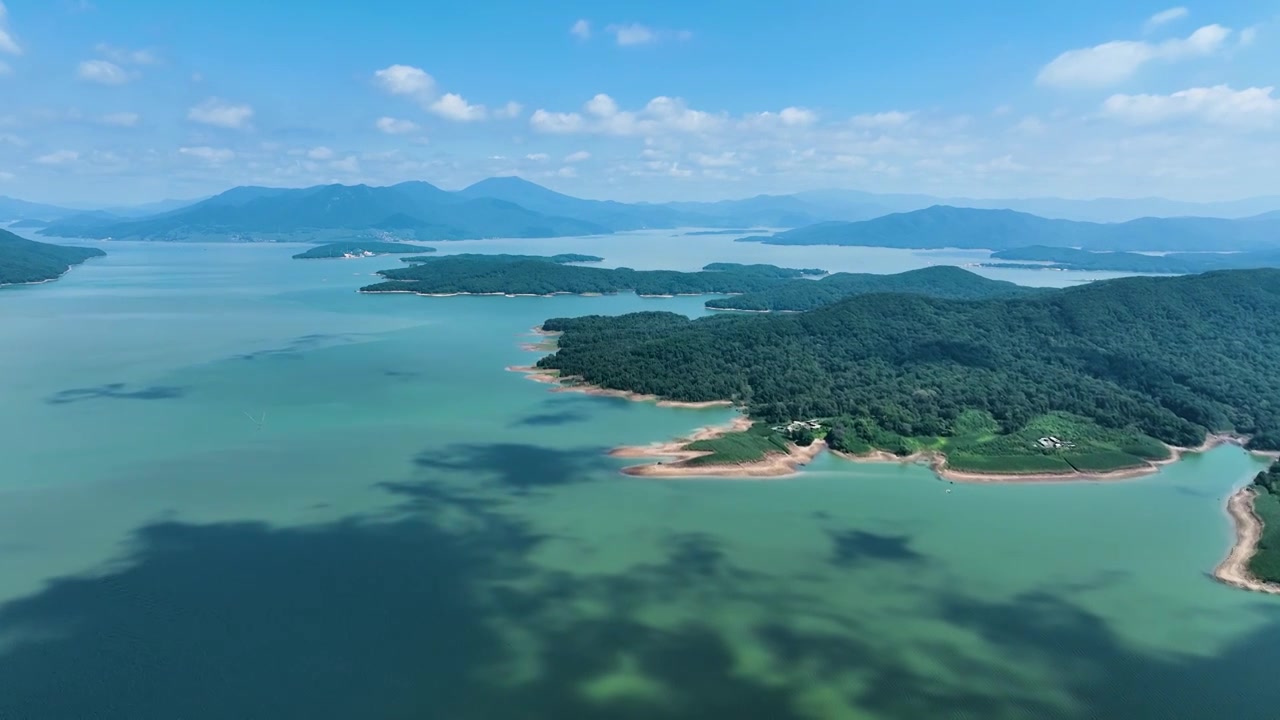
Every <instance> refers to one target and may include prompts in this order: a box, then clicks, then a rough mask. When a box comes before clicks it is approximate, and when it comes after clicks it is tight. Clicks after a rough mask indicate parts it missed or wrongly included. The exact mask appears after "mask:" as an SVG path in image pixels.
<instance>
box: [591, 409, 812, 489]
mask: <svg viewBox="0 0 1280 720" xmlns="http://www.w3.org/2000/svg"><path fill="white" fill-rule="evenodd" d="M751 425H752V421H751V419H750V418H748V417H746V416H745V415H743V416H740V417H737V418H734V420H733V421H732V422H730V423H729V424H727V425H712V426H708V427H704V428H699V429H698V430H696V431H694V432H693V434H691V435H689V436H688V437H684V438H679V439H677V440H671V441H668V442H657V443H651V444H649V445H634V446H624V447H619V448H614V449H613V450H610V451H609V456H610V457H618V458H637V459H652V460H656V462H650V463H645V464H642V465H632V466H630V467H626V468H623V469H622V472H623V473H624V474H626V475H633V476H636V477H654V478H675V477H725V478H766V477H767V478H779V477H790V476H793V475H796V474H798V473H799V472H800V468H801V467H803V466H804V465H807V464H809V463H810V462H812V461H813V459H814V458H815V457H817V456H818V455H819V454H821V452H822V450H823V449H824V448H825V447H826V443H824V442H823V441H821V440H818V441H816V442H814V443H813V444H812V445H810V446H808V447H799V446H797V445H793V444H788V451H787V452H786V453H770V454H769V455H766V456H765V457H764V458H762V459H760V460H757V461H754V462H749V463H723V464H708V465H693V464H690V462H691V461H693V460H696V459H697V458H700V457H705V456H707V455H708V454H709V453H707V452H705V451H701V450H688V449H686V448H687V446H688V445H689V444H690V443H694V442H697V441H699V440H711V439H713V438H717V437H720V436H721V435H725V434H728V433H733V432H743V431H745V430H748V429H750V427H751Z"/></svg>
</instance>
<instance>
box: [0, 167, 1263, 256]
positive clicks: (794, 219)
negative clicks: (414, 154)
mask: <svg viewBox="0 0 1280 720" xmlns="http://www.w3.org/2000/svg"><path fill="white" fill-rule="evenodd" d="M939 206H942V207H946V208H949V209H951V210H970V211H974V212H977V211H987V212H991V213H995V214H993V215H989V216H976V215H975V216H972V217H964V218H960V217H958V216H956V217H945V216H943V214H942V213H944V212H945V211H943V210H939V209H938V208H939ZM992 208H995V209H992ZM917 213H925V214H923V215H918V214H917ZM1002 213H1003V214H1002ZM1028 213H1035V215H1032V214H1028ZM1263 213H1266V214H1265V215H1264V214H1263ZM1144 214H1145V215H1152V216H1161V215H1174V216H1184V215H1185V216H1191V215H1196V216H1200V217H1186V218H1183V217H1179V218H1178V219H1179V222H1177V223H1173V224H1172V225H1170V226H1169V227H1174V226H1176V227H1179V228H1191V227H1193V226H1194V227H1196V228H1199V229H1197V230H1185V229H1184V230H1180V231H1179V232H1180V233H1183V234H1186V233H1191V234H1199V235H1216V234H1218V233H1220V232H1224V230H1223V228H1227V227H1229V225H1227V224H1223V223H1224V222H1225V221H1224V218H1242V217H1245V216H1251V215H1253V216H1258V217H1257V218H1256V219H1257V220H1260V221H1262V220H1271V219H1277V218H1278V217H1280V197H1270V198H1265V197H1260V198H1252V199H1247V200H1240V201H1234V202H1226V203H1206V204H1195V203H1184V202H1178V201H1170V200H1163V199H1160V198H1148V199H1137V200H1126V199H1098V200H1064V199H1058V198H1032V199H1010V200H982V199H971V198H952V199H942V198H936V197H933V196H928V195H905V194H876V193H867V192H859V191H845V190H822V191H809V192H801V193H796V194H794V195H758V196H756V197H751V198H745V199H740V200H724V201H719V202H670V203H623V202H615V201H611V200H587V199H583V198H576V197H572V196H570V195H565V194H563V193H558V192H555V191H553V190H550V189H548V188H545V187H542V186H540V185H537V184H535V183H532V182H529V181H527V180H522V179H520V178H517V177H497V178H489V179H487V180H482V181H480V182H478V183H476V184H474V185H471V186H469V187H466V188H463V189H462V190H457V191H449V190H443V189H441V188H438V187H436V186H434V185H431V184H430V183H426V182H417V181H415V182H405V183H400V184H398V185H392V186H388V187H371V186H367V185H355V186H348V185H320V186H315V187H310V188H301V189H290V188H267V187H252V186H246V187H237V188H232V189H231V190H228V191H226V192H224V193H221V194H219V195H215V196H213V197H210V198H206V199H204V200H200V201H195V202H190V201H178V200H166V201H162V202H160V203H152V204H150V205H146V206H136V207H132V208H110V209H106V210H96V211H89V212H85V211H76V210H69V209H67V208H58V207H54V206H49V205H40V204H36V203H26V202H23V201H20V200H12V199H9V198H0V220H9V221H15V220H17V221H19V223H17V224H16V225H17V226H19V227H42V229H41V231H40V232H41V233H42V234H45V235H50V236H60V237H90V238H113V239H149V240H176V241H181V240H240V241H271V240H302V241H318V242H319V241H331V240H349V239H351V238H352V235H353V234H356V235H358V236H361V237H368V238H371V239H375V240H376V239H392V238H397V239H416V240H460V239H469V238H484V237H554V236H564V235H590V234H603V233H610V232H619V231H627V230H639V229H662V228H677V227H703V228H742V227H769V228H798V229H797V230H794V231H791V232H790V233H784V234H781V235H778V236H775V237H774V238H772V239H770V240H769V241H768V242H776V243H779V244H814V243H816V242H817V240H818V239H821V244H842V242H835V243H832V242H831V238H833V237H834V238H835V239H836V240H840V238H843V237H847V233H848V232H849V231H850V230H849V228H851V227H855V226H856V227H858V228H860V229H858V230H856V231H855V232H860V233H863V234H865V235H867V236H868V237H871V236H883V237H887V238H890V240H892V243H891V246H899V247H908V246H909V247H933V246H935V245H934V244H933V243H932V241H927V242H925V244H923V245H921V244H920V243H921V242H922V241H921V239H920V237H919V235H920V234H921V233H925V234H935V235H936V234H937V233H939V232H944V228H946V229H945V234H947V235H948V236H950V237H960V238H965V237H969V238H971V239H970V240H968V241H967V242H968V244H962V245H958V247H970V246H981V247H983V248H993V249H1001V248H1004V247H1016V246H1025V245H1030V244H1041V245H1057V244H1060V242H1065V241H1060V240H1058V239H1056V238H1058V237H1059V236H1062V237H1066V236H1072V235H1073V231H1071V230H1069V229H1067V228H1068V227H1069V226H1070V225H1071V223H1070V222H1067V219H1070V220H1074V221H1076V223H1083V222H1085V221H1089V222H1091V223H1094V224H1096V223H1097V222H1101V221H1106V222H1114V221H1118V220H1124V221H1126V223H1125V224H1124V225H1123V226H1120V225H1117V226H1114V227H1112V229H1111V230H1105V231H1099V233H1100V234H1102V235H1106V234H1107V233H1114V234H1118V235H1123V236H1125V237H1129V236H1132V235H1133V234H1134V233H1139V234H1144V233H1145V234H1146V235H1161V234H1163V233H1164V232H1165V229H1166V228H1165V226H1164V225H1162V223H1161V222H1160V219H1159V218H1157V217H1140V216H1141V215H1144ZM1215 215H1217V216H1219V217H1213V216H1215ZM903 216H907V219H905V220H904V217H903ZM980 217H983V218H985V219H978V218H980ZM885 218H894V219H891V220H886V219H885ZM868 220H870V221H882V225H881V226H879V227H881V229H880V230H876V229H875V228H876V227H877V226H871V225H860V224H859V221H868ZM904 226H905V229H906V230H907V231H908V234H907V236H906V237H914V238H915V239H909V240H908V239H904V236H903V234H902V230H903V229H904ZM910 232H915V233H916V235H915V236H912V235H911V234H910ZM993 232H994V233H995V235H996V236H997V237H1000V236H1002V235H1008V236H1023V235H1027V234H1030V235H1038V234H1043V233H1048V234H1050V239H1046V238H1044V237H1037V236H1029V237H1023V238H1022V239H1021V240H1020V241H1018V242H1016V244H1014V245H993V244H991V242H990V240H989V238H990V237H991V236H992V234H993ZM1229 232H1236V231H1229ZM1241 232H1242V234H1244V235H1249V234H1251V233H1250V232H1244V231H1241ZM1254 232H1260V231H1254ZM979 239H981V241H979ZM884 242H886V241H885V240H881V241H880V242H879V243H878V244H884ZM1233 242H1234V241H1233ZM903 243H906V244H903ZM974 243H977V245H974ZM851 244H867V243H866V242H863V241H857V242H852V243H851ZM1138 244H1139V245H1141V244H1142V243H1138ZM1182 247H1184V246H1176V247H1162V248H1161V249H1181V248H1182ZM1112 249H1129V248H1126V247H1116V248H1112ZM1133 249H1136V246H1134V248H1133Z"/></svg>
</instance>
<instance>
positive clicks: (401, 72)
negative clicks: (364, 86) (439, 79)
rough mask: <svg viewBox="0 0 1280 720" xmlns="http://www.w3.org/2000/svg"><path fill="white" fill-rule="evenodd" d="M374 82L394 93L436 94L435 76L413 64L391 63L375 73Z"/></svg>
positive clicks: (415, 95) (418, 95) (417, 95)
mask: <svg viewBox="0 0 1280 720" xmlns="http://www.w3.org/2000/svg"><path fill="white" fill-rule="evenodd" d="M373 79H374V82H376V83H377V84H378V86H379V87H381V88H382V89H383V90H385V91H387V92H389V93H391V94H392V95H409V96H413V97H431V96H433V95H434V94H435V90H436V81H435V78H433V77H431V76H430V75H428V74H427V72H426V71H425V70H423V69H422V68H416V67H413V66H412V65H391V66H390V67H385V68H383V69H381V70H378V71H376V72H374V73H373Z"/></svg>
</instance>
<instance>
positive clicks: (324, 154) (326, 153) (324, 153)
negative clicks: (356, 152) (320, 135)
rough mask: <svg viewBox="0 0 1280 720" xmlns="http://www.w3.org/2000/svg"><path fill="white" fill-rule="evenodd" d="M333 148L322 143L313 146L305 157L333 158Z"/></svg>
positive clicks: (315, 158)
mask: <svg viewBox="0 0 1280 720" xmlns="http://www.w3.org/2000/svg"><path fill="white" fill-rule="evenodd" d="M333 155H334V153H333V150H332V149H330V148H327V147H325V146H323V145H321V146H319V147H313V148H311V149H310V150H308V151H307V157H308V158H310V159H312V160H330V159H332V158H333Z"/></svg>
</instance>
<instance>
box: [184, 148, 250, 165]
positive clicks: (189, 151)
mask: <svg viewBox="0 0 1280 720" xmlns="http://www.w3.org/2000/svg"><path fill="white" fill-rule="evenodd" d="M178 152H179V153H181V154H182V155H186V156H187V157H193V158H196V159H197V160H203V161H205V162H209V163H220V162H226V161H227V160H230V159H231V158H233V157H235V156H236V154H235V153H234V152H232V151H231V150H228V149H226V148H212V147H209V146H208V145H197V146H195V147H180V148H178Z"/></svg>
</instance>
